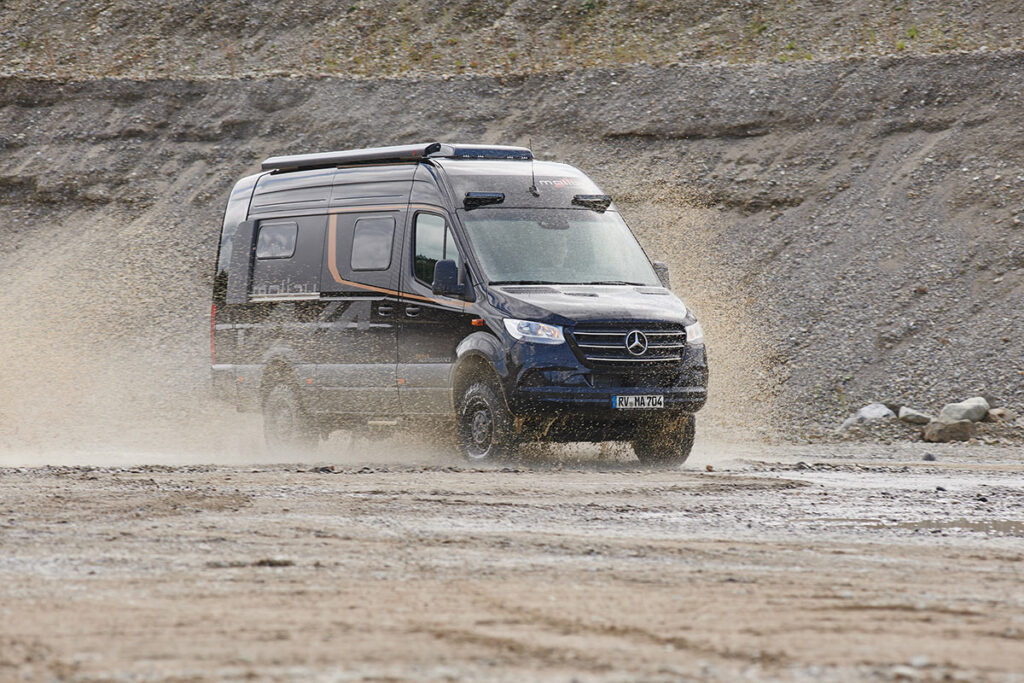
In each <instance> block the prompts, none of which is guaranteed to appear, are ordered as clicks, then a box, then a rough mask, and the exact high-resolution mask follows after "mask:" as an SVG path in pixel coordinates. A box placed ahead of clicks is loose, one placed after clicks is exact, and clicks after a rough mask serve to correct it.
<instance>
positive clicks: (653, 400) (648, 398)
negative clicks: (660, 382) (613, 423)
mask: <svg viewBox="0 0 1024 683" xmlns="http://www.w3.org/2000/svg"><path fill="white" fill-rule="evenodd" d="M612 405H613V406H614V407H616V408H641V409H643V408H664V407H665V397H664V396H662V395H660V394H657V395H655V394H647V395H639V396H637V395H630V396H612Z"/></svg>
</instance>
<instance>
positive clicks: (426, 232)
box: [413, 213, 461, 286]
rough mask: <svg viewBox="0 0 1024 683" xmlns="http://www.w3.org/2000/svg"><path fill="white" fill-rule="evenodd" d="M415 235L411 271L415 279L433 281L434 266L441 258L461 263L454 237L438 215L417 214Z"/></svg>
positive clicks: (428, 282) (427, 282)
mask: <svg viewBox="0 0 1024 683" xmlns="http://www.w3.org/2000/svg"><path fill="white" fill-rule="evenodd" d="M415 235H416V236H415V246H414V249H415V253H414V257H413V272H414V273H415V275H416V279H417V280H420V281H421V282H423V283H424V284H426V285H428V286H429V285H431V284H432V283H433V282H434V266H435V265H437V262H438V261H440V260H442V259H452V260H453V261H455V262H456V263H457V264H460V265H461V263H460V259H459V250H458V249H457V248H456V247H455V238H453V237H452V231H451V229H449V228H448V227H447V226H446V225H445V221H444V219H443V218H441V217H440V216H438V215H436V214H432V213H421V214H419V215H417V216H416V233H415Z"/></svg>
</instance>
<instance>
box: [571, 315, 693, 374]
mask: <svg viewBox="0 0 1024 683" xmlns="http://www.w3.org/2000/svg"><path fill="white" fill-rule="evenodd" d="M633 332H639V333H640V335H642V337H641V338H640V341H642V340H646V346H647V348H646V350H644V351H643V352H642V353H636V352H637V351H640V347H639V346H638V345H637V344H636V342H637V341H638V340H637V339H636V336H637V335H633V337H630V335H631V334H632V333H633ZM569 336H570V338H571V340H572V345H573V347H574V348H575V350H576V352H577V353H578V354H579V355H580V356H581V358H582V359H583V360H584V361H585V362H586V363H587V364H589V365H591V366H594V367H613V366H617V367H628V366H632V367H638V366H649V365H657V364H659V363H660V364H668V363H678V362H679V361H680V360H682V357H683V352H684V350H685V348H686V331H685V330H683V326H682V325H675V324H672V323H650V322H643V323H636V324H629V323H585V324H581V325H577V326H576V327H575V328H573V329H572V330H571V331H570V332H569ZM627 337H630V340H629V341H631V342H633V343H634V346H633V352H630V350H629V349H628V348H627V347H626V343H627Z"/></svg>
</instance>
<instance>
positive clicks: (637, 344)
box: [626, 330, 647, 356]
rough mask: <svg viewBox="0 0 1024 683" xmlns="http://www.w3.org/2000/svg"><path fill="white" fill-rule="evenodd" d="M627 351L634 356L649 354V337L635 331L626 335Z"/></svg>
mask: <svg viewBox="0 0 1024 683" xmlns="http://www.w3.org/2000/svg"><path fill="white" fill-rule="evenodd" d="M626 350H627V351H629V352H630V353H631V354H633V355H634V356H642V355H644V354H645V353H647V335H645V334H644V333H643V332H641V331H640V330H633V331H632V332H630V333H629V334H627V335H626Z"/></svg>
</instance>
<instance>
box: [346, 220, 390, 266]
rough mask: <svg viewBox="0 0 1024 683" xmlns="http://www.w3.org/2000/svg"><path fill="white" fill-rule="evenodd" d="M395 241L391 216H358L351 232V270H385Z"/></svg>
mask: <svg viewBox="0 0 1024 683" xmlns="http://www.w3.org/2000/svg"><path fill="white" fill-rule="evenodd" d="M394 241H395V219H394V218H393V217H391V216H384V217H380V218H360V219H359V220H357V221H356V225H355V230H354V231H353V233H352V263H351V265H352V270H387V269H388V268H390V267H391V249H392V247H393V245H394Z"/></svg>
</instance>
